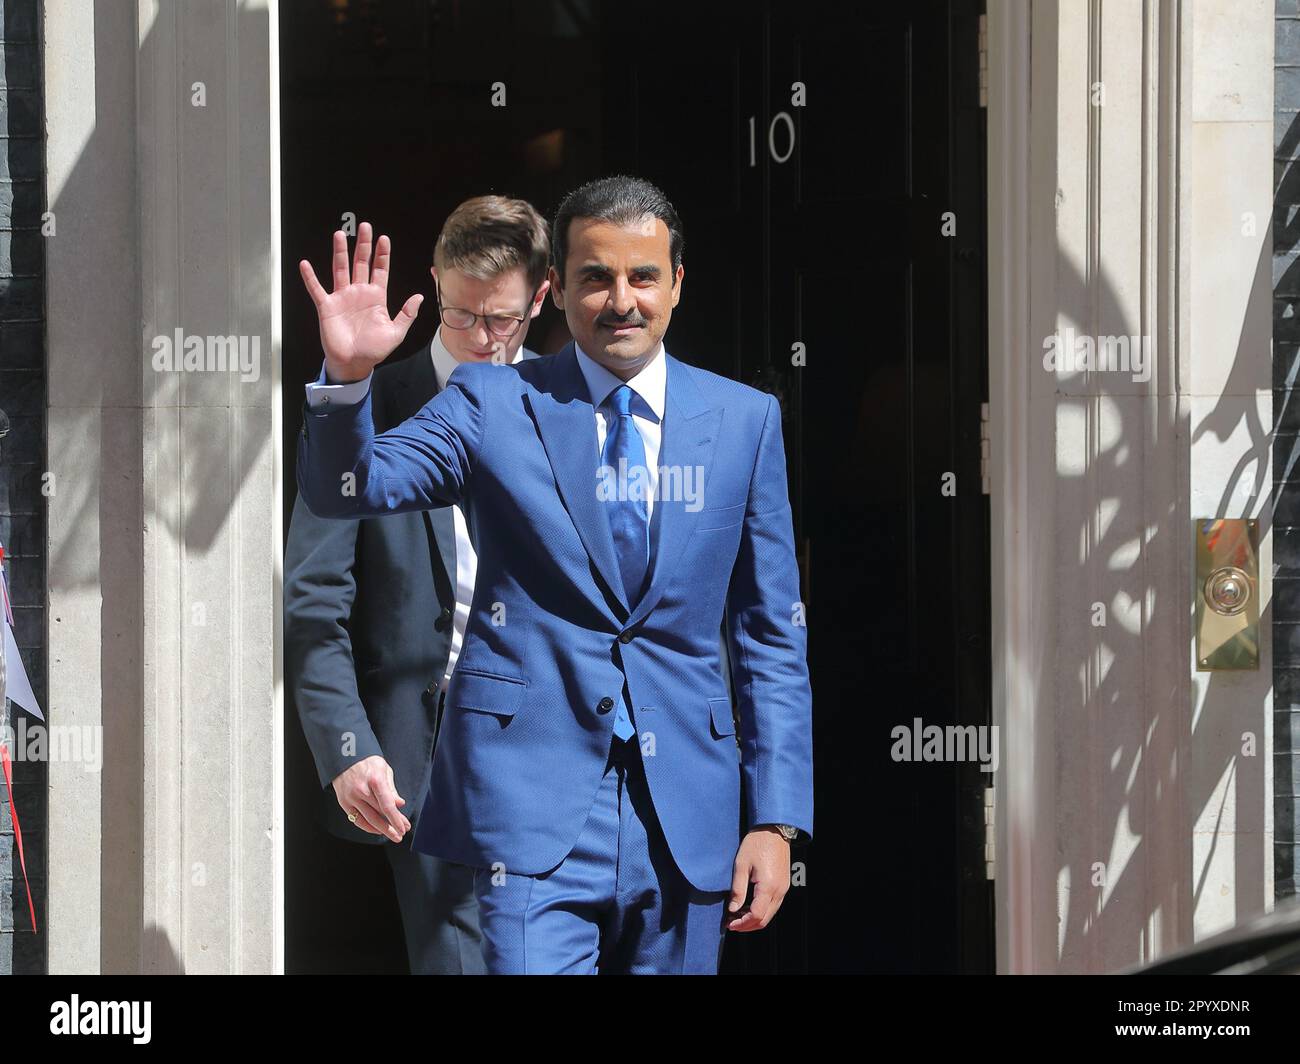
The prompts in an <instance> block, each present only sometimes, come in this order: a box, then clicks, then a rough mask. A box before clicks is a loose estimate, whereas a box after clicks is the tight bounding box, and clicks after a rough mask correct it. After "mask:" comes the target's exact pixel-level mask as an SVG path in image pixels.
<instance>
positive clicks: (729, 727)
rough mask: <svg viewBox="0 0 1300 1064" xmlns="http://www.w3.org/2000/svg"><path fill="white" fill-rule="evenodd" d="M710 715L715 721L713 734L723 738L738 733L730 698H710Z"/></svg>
mask: <svg viewBox="0 0 1300 1064" xmlns="http://www.w3.org/2000/svg"><path fill="white" fill-rule="evenodd" d="M709 717H710V719H711V720H712V721H713V734H714V735H716V736H717V737H718V738H719V739H721V738H722V737H723V736H724V735H735V734H736V722H735V720H734V719H733V718H732V716H731V699H730V698H710V699H709Z"/></svg>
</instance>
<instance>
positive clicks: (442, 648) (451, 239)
mask: <svg viewBox="0 0 1300 1064" xmlns="http://www.w3.org/2000/svg"><path fill="white" fill-rule="evenodd" d="M549 259H550V241H549V238H548V235H547V227H546V223H545V222H544V221H543V219H542V218H541V216H540V215H539V214H538V213H537V211H536V210H534V209H533V207H532V206H531V205H530V204H529V203H527V202H526V201H524V200H518V199H507V198H505V197H502V196H480V197H476V198H474V199H471V200H467V201H466V202H464V203H462V204H461V205H460V206H459V207H457V208H456V210H455V211H454V212H452V214H451V216H450V217H449V218H448V219H447V221H446V224H445V225H444V226H443V229H442V232H441V234H440V235H439V237H438V242H437V245H436V247H435V249H434V265H433V268H432V270H431V273H432V274H433V277H434V284H435V288H436V291H437V293H438V299H439V313H440V317H441V320H440V324H439V326H438V329H437V330H436V331H435V333H434V336H433V340H432V341H431V343H430V345H429V347H428V348H426V349H425V350H423V351H420V352H418V353H416V354H415V355H413V356H412V357H410V358H407V359H405V360H404V361H402V362H397V363H394V364H392V365H385V366H383V367H381V369H380V370H379V371H378V372H377V373H376V374H375V377H374V382H373V384H374V398H373V403H374V416H375V420H376V424H377V425H378V426H379V427H380V430H381V431H382V430H383V429H387V428H391V427H392V426H395V425H399V424H401V423H402V422H403V421H405V420H406V419H407V418H409V417H410V416H411V415H412V414H414V413H415V412H416V411H417V410H419V409H420V408H421V407H422V406H424V404H425V403H426V402H428V401H429V400H430V399H431V398H432V397H433V396H434V395H435V394H437V392H438V391H440V390H441V389H442V388H443V387H444V386H445V385H446V382H447V378H448V377H449V376H450V375H451V372H452V371H453V370H454V369H455V368H456V366H457V365H458V364H460V363H462V362H485V361H497V362H516V361H519V360H520V359H521V358H532V357H536V356H535V355H533V353H532V352H530V351H527V350H526V349H525V348H524V346H523V344H524V339H525V337H526V336H527V333H528V326H529V323H530V322H531V320H532V319H533V318H535V317H536V316H537V314H538V313H539V312H540V310H541V308H542V302H543V300H544V298H545V295H546V291H547V288H548V283H547V281H546V279H545V278H546V273H547V266H548V264H549ZM476 561H477V559H476V557H475V555H474V549H473V546H472V545H471V542H470V538H469V535H468V532H467V530H466V527H465V520H464V515H463V513H462V511H461V510H460V508H459V507H446V508H443V509H439V510H432V511H425V512H423V513H408V514H399V515H394V516H389V517H377V518H368V519H363V520H359V521H357V520H349V521H332V520H327V519H324V518H319V517H316V516H314V515H313V514H312V513H311V511H310V510H308V509H307V507H306V506H305V505H304V504H303V501H302V499H301V498H299V499H298V500H297V502H296V504H295V506H294V512H293V518H292V521H291V523H290V527H289V543H288V547H287V550H286V557H285V592H284V601H285V623H284V644H285V668H286V675H287V677H288V681H289V685H290V688H291V690H292V691H293V696H294V701H295V702H296V704H297V706H298V713H299V716H300V718H301V720H302V727H303V732H304V734H305V735H306V737H307V742H308V745H309V746H310V747H311V752H312V756H313V758H314V759H315V762H316V769H317V772H318V774H319V776H320V782H321V788H322V790H321V799H322V801H321V813H322V815H323V817H324V821H325V824H326V827H327V828H328V829H329V830H330V831H331V832H332V833H333V834H335V835H338V836H340V837H342V838H346V839H352V840H354V841H357V842H368V843H375V844H382V843H383V842H384V841H385V840H387V845H385V846H384V849H385V851H386V852H387V855H388V859H389V862H390V864H391V866H392V871H393V881H394V885H395V887H396V889H397V900H398V906H399V908H400V910H401V914H402V926H403V930H404V933H405V937H406V946H407V954H408V956H409V959H410V966H411V972H412V973H413V974H457V973H463V974H481V973H483V971H484V962H483V956H482V952H481V948H480V936H479V925H478V910H477V904H476V902H475V898H474V889H473V888H474V878H473V870H472V869H469V868H466V867H464V866H462V865H457V864H452V863H450V862H445V861H442V860H439V859H438V858H436V857H432V856H430V855H429V854H425V853H421V852H419V851H417V850H413V849H412V848H411V838H413V837H414V832H412V831H411V828H412V826H413V825H412V822H411V821H410V820H409V819H408V818H407V816H406V815H404V814H403V813H402V812H401V809H402V808H405V809H409V810H411V814H410V815H411V816H412V817H414V816H417V815H418V811H419V810H420V809H421V807H422V806H423V803H424V798H425V794H426V793H427V791H428V789H429V766H430V761H431V758H432V751H433V746H434V742H435V741H436V737H437V730H438V724H439V722H440V721H441V716H442V699H443V696H444V694H445V693H446V686H447V681H448V680H449V678H450V676H451V672H452V670H453V668H454V667H455V663H456V657H457V655H458V653H459V650H460V646H461V643H462V641H463V638H464V632H465V622H466V619H467V617H468V611H469V604H470V598H471V596H472V592H473V587H474V575H475V567H476ZM408 833H409V835H408ZM340 900H342V899H340Z"/></svg>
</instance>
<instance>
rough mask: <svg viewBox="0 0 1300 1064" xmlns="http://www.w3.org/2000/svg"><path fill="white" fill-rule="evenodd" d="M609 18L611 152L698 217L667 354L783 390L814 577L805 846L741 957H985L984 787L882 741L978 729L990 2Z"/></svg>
mask: <svg viewBox="0 0 1300 1064" xmlns="http://www.w3.org/2000/svg"><path fill="white" fill-rule="evenodd" d="M616 10H617V12H618V13H617V14H615V13H614V12H613V11H611V12H610V14H609V16H608V18H609V19H610V21H609V24H608V25H607V26H606V29H605V40H606V42H607V48H608V49H609V50H610V52H611V53H613V52H614V51H615V49H616V48H617V47H618V43H619V42H620V41H625V42H635V43H636V47H637V51H638V52H640V53H641V54H643V55H645V56H646V58H645V59H644V60H643V61H641V62H638V63H636V64H634V65H633V66H632V68H631V69H630V71H629V70H627V69H617V68H614V67H612V66H611V67H609V68H607V71H606V83H605V94H604V97H605V123H604V143H605V146H606V153H605V161H606V169H607V170H611V171H614V170H627V171H629V172H633V173H637V174H641V175H643V176H645V177H648V178H649V179H651V180H653V181H654V182H656V183H657V184H659V185H660V186H661V187H662V188H663V189H664V190H665V191H666V192H667V193H668V195H669V197H670V198H671V199H672V200H673V203H674V205H675V206H676V207H677V209H678V211H679V213H680V214H681V215H682V217H683V220H684V223H685V226H686V254H685V265H686V276H685V280H684V286H685V287H684V290H683V298H682V302H681V305H680V306H679V308H678V311H677V312H676V313H675V314H674V316H673V322H672V326H671V328H670V330H669V337H668V348H669V350H670V351H672V352H673V353H674V354H675V355H677V356H679V357H681V358H684V359H685V360H686V361H688V362H693V363H696V364H698V365H702V366H706V367H708V368H710V369H713V370H715V371H717V372H720V373H726V374H728V375H731V376H735V377H737V378H738V379H740V380H743V381H746V382H747V383H751V384H754V385H756V386H758V387H760V388H763V389H765V390H769V391H774V392H776V393H777V394H778V396H779V397H780V399H781V402H782V408H783V411H784V428H785V440H786V450H787V456H788V459H789V467H790V468H789V473H790V492H791V501H792V505H793V507H794V513H795V532H796V538H797V542H798V545H799V551H800V555H801V558H800V564H801V568H802V572H803V580H804V600H805V605H806V610H807V620H808V624H809V663H810V670H811V675H812V687H813V707H814V709H813V717H814V723H815V733H816V805H817V808H816V827H815V832H816V840H815V842H814V843H812V844H811V845H810V846H809V847H807V848H806V849H805V850H803V851H802V852H799V851H797V852H796V853H795V859H796V861H799V862H801V863H802V869H801V870H800V872H801V878H802V879H803V880H804V884H805V885H803V886H799V887H796V888H793V889H792V890H791V893H790V894H789V895H788V896H787V899H786V902H785V905H784V908H783V910H782V912H781V913H780V915H779V917H778V918H777V920H776V921H775V923H774V924H773V925H772V926H771V927H770V928H769V929H768V930H767V931H765V932H763V933H761V934H758V935H750V936H732V938H731V940H730V941H729V944H728V947H727V954H726V965H725V966H726V967H727V968H728V969H729V970H732V971H746V970H747V971H805V970H807V971H861V970H872V971H900V972H902V971H986V970H991V969H992V965H993V959H992V948H991V939H992V916H991V884H990V883H989V881H988V880H987V878H986V874H985V865H984V853H983V846H984V836H983V801H984V788H985V787H986V786H988V785H990V784H991V782H992V780H991V778H990V776H989V775H988V774H987V773H983V772H980V771H979V768H978V766H977V765H972V764H970V763H953V762H928V761H920V762H917V761H911V762H902V761H898V760H896V759H895V757H894V756H893V753H894V751H895V748H896V746H897V742H898V738H897V734H896V733H895V732H894V729H895V728H897V727H899V726H902V727H905V728H906V729H908V731H909V732H914V731H916V730H918V725H917V723H916V722H917V721H918V720H919V721H920V722H921V725H920V727H921V728H924V727H925V726H929V725H938V726H941V727H944V726H948V725H966V724H969V725H987V724H988V723H989V704H988V697H989V678H988V664H987V663H988V600H987V589H988V545H987V506H986V504H985V499H984V497H983V495H982V492H981V478H980V442H979V441H980V404H981V400H982V399H983V398H985V387H986V385H985V382H986V380H987V370H986V359H985V345H984V342H983V337H984V336H985V329H984V315H983V310H982V308H983V294H984V287H983V276H984V268H983V263H984V251H983V249H984V202H985V198H984V191H983V190H984V158H983V145H984V132H983V129H984V126H983V112H982V111H981V109H980V106H979V82H978V70H979V65H978V63H979V61H978V25H979V7H978V4H976V3H974V2H970V0H965V2H960V0H954V2H951V3H942V2H932V3H913V4H907V5H883V4H882V5H875V4H865V5H854V6H848V5H822V4H817V3H804V4H795V5H792V4H786V3H761V4H759V3H755V4H748V5H746V8H745V11H746V13H745V15H744V16H743V17H737V16H736V15H735V14H734V13H730V14H725V13H724V14H720V13H718V12H717V11H716V9H711V8H710V7H709V6H708V5H699V4H690V3H683V4H672V5H669V10H668V12H667V17H665V18H663V19H662V21H661V22H660V23H659V24H660V25H661V26H662V27H663V29H662V31H661V32H658V33H654V32H651V33H650V34H649V36H647V31H646V28H645V26H644V25H642V24H641V23H640V22H639V21H638V13H637V9H635V8H622V7H621V6H620V7H619V8H617V9H616ZM660 10H662V9H660ZM948 213H950V215H951V216H950V217H945V215H946V214H948Z"/></svg>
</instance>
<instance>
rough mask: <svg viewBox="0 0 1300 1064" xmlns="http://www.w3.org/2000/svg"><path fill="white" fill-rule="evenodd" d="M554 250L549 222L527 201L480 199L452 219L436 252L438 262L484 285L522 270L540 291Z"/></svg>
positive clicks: (464, 206) (469, 201)
mask: <svg viewBox="0 0 1300 1064" xmlns="http://www.w3.org/2000/svg"><path fill="white" fill-rule="evenodd" d="M550 258H551V247H550V242H549V241H548V240H547V236H546V221H545V219H543V218H542V216H541V215H540V214H538V213H537V211H536V210H535V209H534V207H533V205H532V204H531V203H529V202H528V201H527V200H521V199H511V198H509V197H508V196H475V197H474V198H473V199H467V200H466V201H465V202H464V203H462V204H461V205H460V206H459V207H457V208H456V209H455V210H454V211H452V212H451V214H450V215H449V216H448V217H447V220H446V222H444V223H443V226H442V232H441V233H439V234H438V242H437V243H436V244H435V245H434V248H433V264H434V265H435V266H437V267H438V269H440V270H446V269H454V270H460V272H461V273H464V274H468V275H469V276H470V277H477V278H478V279H479V280H480V281H490V280H492V279H493V278H494V277H496V276H497V275H498V274H501V273H505V272H506V271H507V270H513V269H515V268H517V267H518V268H521V269H523V271H524V275H525V276H526V277H527V278H528V284H529V287H531V288H532V289H533V290H534V291H536V290H537V289H538V288H539V287H540V286H541V283H542V282H543V281H544V280H545V279H546V267H547V264H548V263H549V262H550Z"/></svg>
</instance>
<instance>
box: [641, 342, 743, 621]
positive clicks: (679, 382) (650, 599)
mask: <svg viewBox="0 0 1300 1064" xmlns="http://www.w3.org/2000/svg"><path fill="white" fill-rule="evenodd" d="M663 357H664V358H665V359H667V360H668V390H667V393H666V395H665V402H664V425H663V437H662V439H663V442H662V444H661V445H660V449H659V467H660V474H659V478H660V479H659V489H658V491H659V497H658V498H656V499H655V514H656V515H657V516H658V519H659V537H658V543H657V545H656V548H655V552H654V571H653V574H652V575H651V578H650V586H649V587H648V588H647V589H646V592H645V594H644V595H642V596H641V599H640V601H639V602H637V603H636V607H635V609H634V610H633V611H632V615H631V616H630V617H629V618H628V620H627V626H628V627H629V628H630V627H632V626H633V625H635V624H637V623H638V622H639V621H640V620H641V619H642V618H644V617H645V616H647V615H648V614H649V613H650V611H651V610H652V609H654V607H655V604H656V603H657V602H658V601H659V599H660V598H661V597H662V595H663V593H664V589H665V588H666V587H667V586H668V585H669V583H670V582H671V581H672V576H673V573H674V572H675V571H676V566H677V563H678V562H679V561H680V559H681V557H682V555H683V554H685V553H686V545H687V544H688V543H689V542H690V538H691V535H692V534H693V533H694V532H695V528H696V526H697V525H698V524H699V520H700V512H701V510H698V509H697V510H688V509H687V508H686V506H687V500H686V499H684V498H680V499H674V498H671V497H668V498H665V497H664V496H667V495H670V491H669V485H670V484H671V483H673V478H682V481H684V480H685V478H686V477H690V478H692V480H691V483H692V484H693V486H694V487H695V489H696V490H697V491H698V492H699V498H700V499H701V500H704V499H707V498H708V471H709V468H710V465H711V464H712V460H713V452H714V449H715V447H716V444H717V438H718V429H719V428H720V427H721V422H722V408H721V407H711V406H709V404H708V402H707V400H706V399H705V398H704V396H703V395H702V394H701V392H700V390H699V386H698V385H697V384H696V383H695V380H694V378H693V377H692V376H691V369H690V367H689V366H687V365H686V364H685V363H682V362H679V361H678V360H677V359H675V358H673V357H672V356H671V355H670V354H668V352H667V350H665V351H664V354H663ZM699 476H702V477H703V483H702V484H699V483H695V479H694V478H697V477H699ZM678 482H679V483H680V482H681V481H678Z"/></svg>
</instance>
